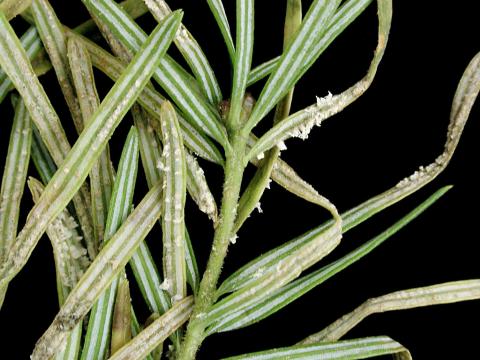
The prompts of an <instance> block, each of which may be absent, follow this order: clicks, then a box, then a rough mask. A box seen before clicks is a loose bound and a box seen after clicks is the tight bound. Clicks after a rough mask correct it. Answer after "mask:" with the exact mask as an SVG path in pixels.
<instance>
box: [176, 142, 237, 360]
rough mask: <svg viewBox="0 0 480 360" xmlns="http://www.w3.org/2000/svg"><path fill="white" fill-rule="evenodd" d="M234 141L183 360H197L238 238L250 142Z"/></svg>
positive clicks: (180, 356)
mask: <svg viewBox="0 0 480 360" xmlns="http://www.w3.org/2000/svg"><path fill="white" fill-rule="evenodd" d="M231 140H232V142H231V144H232V146H231V150H228V151H227V154H226V155H227V156H226V163H225V182H224V187H223V198H222V207H221V212H220V219H219V222H218V224H217V227H216V229H215V235H214V238H213V245H212V251H211V252H210V257H209V259H208V263H207V268H206V270H205V273H204V274H203V278H202V281H201V282H200V288H199V291H198V296H197V297H196V301H195V306H194V309H193V313H192V317H191V318H190V322H189V325H188V327H187V331H186V334H185V338H184V341H183V343H182V345H181V347H180V350H179V353H178V359H179V360H193V359H195V354H196V352H197V350H198V348H199V347H200V345H201V343H202V341H203V339H204V337H205V324H204V322H203V317H204V315H205V314H206V312H207V311H208V310H209V308H210V307H211V306H212V304H213V302H214V301H215V292H216V289H217V282H218V278H219V276H220V273H221V269H222V266H223V262H224V260H225V256H226V255H227V249H228V245H229V243H230V239H231V238H232V237H233V236H235V233H234V223H235V218H236V214H237V206H238V199H239V194H240V186H241V184H242V177H243V171H244V168H245V161H244V157H245V146H246V139H245V138H243V137H242V136H240V135H238V133H237V134H233V135H232V138H231Z"/></svg>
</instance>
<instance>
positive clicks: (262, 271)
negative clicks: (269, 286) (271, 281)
mask: <svg viewBox="0 0 480 360" xmlns="http://www.w3.org/2000/svg"><path fill="white" fill-rule="evenodd" d="M264 274H265V268H263V267H261V268H258V269H257V271H255V272H254V273H253V278H254V279H258V278H260V277H262V276H263V275H264Z"/></svg>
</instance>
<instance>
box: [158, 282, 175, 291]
mask: <svg viewBox="0 0 480 360" xmlns="http://www.w3.org/2000/svg"><path fill="white" fill-rule="evenodd" d="M171 287H172V282H171V281H170V279H165V280H163V282H162V283H161V284H160V290H164V291H166V292H170V290H171Z"/></svg>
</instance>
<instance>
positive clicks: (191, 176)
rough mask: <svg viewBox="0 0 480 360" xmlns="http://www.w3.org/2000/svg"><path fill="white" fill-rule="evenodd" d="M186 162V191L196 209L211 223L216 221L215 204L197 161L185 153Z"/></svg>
mask: <svg viewBox="0 0 480 360" xmlns="http://www.w3.org/2000/svg"><path fill="white" fill-rule="evenodd" d="M185 159H186V162H187V170H188V177H187V189H188V192H189V193H190V196H191V197H192V199H193V200H194V201H195V203H196V204H197V205H198V208H199V209H200V211H202V212H203V213H205V214H207V215H208V217H209V218H210V219H211V220H212V221H213V222H216V221H217V204H216V203H215V198H214V197H213V194H212V192H211V191H210V188H209V187H208V184H207V179H206V178H205V173H204V172H203V169H202V168H201V167H200V165H199V164H198V162H197V160H196V159H195V157H194V156H193V155H191V154H190V153H189V152H186V153H185Z"/></svg>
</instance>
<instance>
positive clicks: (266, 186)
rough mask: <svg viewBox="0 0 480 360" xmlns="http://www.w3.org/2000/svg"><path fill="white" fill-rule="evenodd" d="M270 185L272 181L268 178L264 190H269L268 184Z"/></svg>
mask: <svg viewBox="0 0 480 360" xmlns="http://www.w3.org/2000/svg"><path fill="white" fill-rule="evenodd" d="M271 183H272V179H271V178H268V180H267V184H266V185H265V189H269V190H270V184H271Z"/></svg>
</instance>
